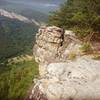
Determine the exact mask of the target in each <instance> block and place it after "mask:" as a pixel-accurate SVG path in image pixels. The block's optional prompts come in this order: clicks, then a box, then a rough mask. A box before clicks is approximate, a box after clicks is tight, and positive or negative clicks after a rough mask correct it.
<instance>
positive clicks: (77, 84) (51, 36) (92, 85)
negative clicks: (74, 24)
mask: <svg viewBox="0 0 100 100" xmlns="http://www.w3.org/2000/svg"><path fill="white" fill-rule="evenodd" d="M81 46H82V42H81V41H80V40H79V39H78V38H77V37H76V36H75V34H74V33H73V32H72V31H68V30H66V31H64V30H63V29H61V28H58V27H56V26H51V27H45V26H42V27H41V28H40V29H39V32H38V33H37V35H36V44H35V46H34V48H33V54H34V56H35V60H36V61H37V62H38V63H39V72H40V78H39V79H38V80H37V81H35V86H34V88H33V89H32V92H31V94H30V96H29V100H99V99H100V86H99V85H100V61H97V60H94V59H92V55H83V53H82V52H81V50H80V48H81ZM92 48H93V47H92ZM99 53H100V52H99Z"/></svg>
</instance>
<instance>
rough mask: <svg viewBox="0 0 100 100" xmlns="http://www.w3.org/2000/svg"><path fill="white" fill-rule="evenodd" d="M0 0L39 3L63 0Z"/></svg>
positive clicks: (60, 0)
mask: <svg viewBox="0 0 100 100" xmlns="http://www.w3.org/2000/svg"><path fill="white" fill-rule="evenodd" d="M0 1H9V2H16V3H18V2H24V3H25V2H28V3H32V2H33V3H39V4H40V3H41V4H48V3H49V4H60V3H61V2H63V1H64V0H0Z"/></svg>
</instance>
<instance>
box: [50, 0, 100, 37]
mask: <svg viewBox="0 0 100 100" xmlns="http://www.w3.org/2000/svg"><path fill="white" fill-rule="evenodd" d="M48 23H49V24H50V25H56V26H59V27H62V28H64V29H75V28H78V35H82V36H83V37H84V36H86V35H88V34H89V33H91V32H100V0H66V1H65V3H64V4H62V5H61V7H60V9H59V10H57V11H55V12H53V13H52V14H50V16H49V22H48ZM84 30H85V31H84ZM83 31H84V32H83ZM82 32H83V33H82ZM80 37H81V36H80ZM81 38H82V37H81Z"/></svg>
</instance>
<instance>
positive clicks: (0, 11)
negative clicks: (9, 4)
mask: <svg viewBox="0 0 100 100" xmlns="http://www.w3.org/2000/svg"><path fill="white" fill-rule="evenodd" d="M0 16H5V17H8V18H10V19H17V20H19V21H22V22H25V23H34V24H35V25H36V26H40V23H39V22H37V21H36V20H35V19H29V18H27V17H25V16H22V15H20V14H16V13H14V12H8V11H6V10H4V9H0Z"/></svg>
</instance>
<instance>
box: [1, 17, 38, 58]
mask: <svg viewBox="0 0 100 100" xmlns="http://www.w3.org/2000/svg"><path fill="white" fill-rule="evenodd" d="M36 31H37V26H36V25H34V24H28V23H24V22H20V21H18V20H12V19H9V18H6V17H0V59H4V58H8V57H13V56H15V55H18V54H21V53H31V52H32V47H33V41H34V37H35V33H36Z"/></svg>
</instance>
